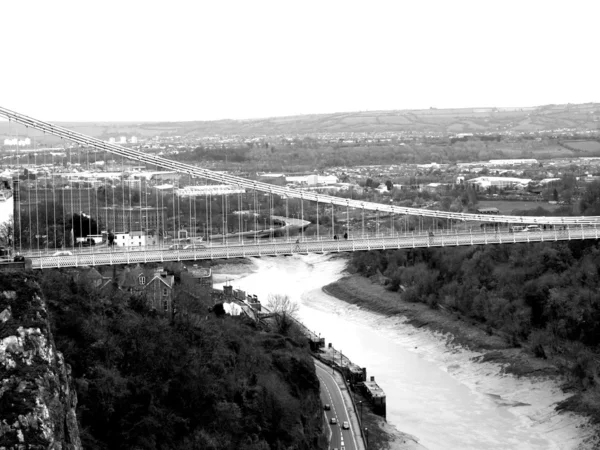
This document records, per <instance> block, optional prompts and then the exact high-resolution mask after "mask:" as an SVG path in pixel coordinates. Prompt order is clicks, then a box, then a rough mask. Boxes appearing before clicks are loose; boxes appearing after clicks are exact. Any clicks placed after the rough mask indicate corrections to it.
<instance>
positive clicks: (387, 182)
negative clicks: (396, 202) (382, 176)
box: [385, 180, 394, 191]
mask: <svg viewBox="0 0 600 450" xmlns="http://www.w3.org/2000/svg"><path fill="white" fill-rule="evenodd" d="M385 186H386V187H387V190H388V191H391V190H392V189H393V188H394V183H392V182H391V180H387V181H386V182H385Z"/></svg>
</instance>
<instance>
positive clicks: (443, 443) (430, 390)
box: [215, 255, 594, 450]
mask: <svg viewBox="0 0 600 450" xmlns="http://www.w3.org/2000/svg"><path fill="white" fill-rule="evenodd" d="M345 264H346V261H345V259H343V258H339V257H332V256H330V255H302V256H301V255H296V256H292V257H277V258H262V259H253V260H252V263H251V265H227V264H225V265H222V266H216V267H215V269H216V270H215V283H216V285H217V287H218V286H219V283H220V285H222V284H223V283H225V282H227V283H229V284H231V285H233V287H234V289H243V290H245V291H246V292H247V293H248V294H256V295H258V297H259V299H261V301H263V303H264V302H266V301H267V298H268V296H269V294H286V295H289V296H290V298H291V299H292V300H294V301H295V302H297V303H298V305H299V319H300V320H301V321H302V322H303V323H304V324H305V325H306V326H307V327H309V328H310V329H312V330H313V331H315V332H316V333H320V334H321V336H324V337H325V339H326V342H328V343H329V342H332V343H333V345H334V346H335V347H336V348H337V349H340V350H341V351H342V352H343V353H344V355H347V356H348V357H349V358H350V359H351V360H352V361H353V362H355V363H357V364H358V365H360V366H361V367H367V374H368V376H375V379H376V381H377V383H378V384H379V385H380V386H381V387H382V388H383V390H384V391H385V392H386V395H387V421H388V423H390V424H391V425H394V426H395V427H396V428H397V429H399V430H401V431H402V432H405V433H409V434H411V435H413V436H414V437H415V438H416V439H417V440H418V441H419V442H420V443H421V444H422V445H423V446H425V447H426V448H428V449H430V450H434V449H483V448H485V449H591V448H594V444H593V443H592V439H591V437H592V435H593V433H594V430H593V428H592V427H590V426H588V425H587V420H586V419H584V418H582V417H579V416H576V415H574V414H571V413H560V414H559V413H558V412H556V411H555V409H554V407H555V406H556V403H557V402H559V401H561V400H563V399H565V398H566V397H567V396H568V394H565V393H563V392H562V391H561V389H560V388H559V385H558V384H557V382H555V381H551V380H548V379H532V378H518V377H515V376H512V375H506V374H503V373H502V372H501V366H500V365H498V364H495V363H479V362H476V361H474V360H473V358H475V357H477V356H480V355H481V354H480V353H476V352H472V351H468V350H465V349H463V348H460V347H456V346H452V345H448V344H447V337H446V336H444V335H442V334H440V333H433V332H431V331H428V330H427V329H426V328H415V327H414V326H412V325H409V324H407V323H405V319H404V318H403V317H400V316H391V317H386V316H383V315H380V314H376V313H373V312H370V311H367V310H364V309H361V308H359V307H357V306H354V305H350V304H348V303H345V302H343V301H341V300H339V299H337V298H335V297H332V296H330V295H328V294H326V293H325V292H323V290H322V288H323V286H326V285H327V284H329V283H331V282H333V281H335V280H337V279H339V278H341V276H342V274H343V272H344V268H345Z"/></svg>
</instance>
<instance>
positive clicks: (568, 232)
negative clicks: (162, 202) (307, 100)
mask: <svg viewBox="0 0 600 450" xmlns="http://www.w3.org/2000/svg"><path fill="white" fill-rule="evenodd" d="M598 236H599V230H598V229H597V228H596V227H581V228H577V229H572V228H571V229H565V230H545V231H535V232H515V233H510V232H507V231H498V232H494V231H491V232H489V231H488V232H481V231H478V232H464V231H463V232H447V233H446V232H445V233H436V234H434V235H428V234H426V233H425V234H415V235H412V234H409V235H398V236H379V237H375V236H366V237H364V238H361V237H351V238H350V239H347V240H346V239H337V240H334V239H321V240H311V239H304V240H302V241H299V242H296V241H288V240H285V239H280V240H278V239H274V240H267V239H264V240H259V241H258V242H252V243H240V242H235V243H229V244H214V243H213V244H210V245H207V246H206V247H196V248H192V249H187V250H169V249H166V248H150V249H144V250H142V249H140V248H137V247H136V248H132V249H127V250H123V251H120V249H113V250H108V248H106V247H103V248H102V250H101V251H96V250H95V249H93V247H92V250H87V251H85V252H84V251H81V252H78V253H74V254H73V255H70V256H51V255H46V254H43V253H36V252H29V253H25V254H24V256H26V257H27V258H30V259H31V261H32V268H34V269H50V268H58V267H80V266H100V265H114V264H136V263H149V262H164V261H191V260H203V259H228V258H247V257H261V256H278V255H294V254H307V253H324V252H332V253H335V252H355V251H364V250H387V249H409V248H427V247H455V246H462V245H480V244H484V245H489V244H512V243H519V242H546V241H567V240H578V239H598Z"/></svg>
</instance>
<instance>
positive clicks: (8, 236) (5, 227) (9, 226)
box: [0, 214, 14, 247]
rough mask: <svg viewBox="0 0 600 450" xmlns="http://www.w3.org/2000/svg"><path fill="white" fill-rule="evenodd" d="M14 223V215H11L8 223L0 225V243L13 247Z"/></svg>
mask: <svg viewBox="0 0 600 450" xmlns="http://www.w3.org/2000/svg"><path fill="white" fill-rule="evenodd" d="M13 223H14V222H13V215H12V214H11V215H10V216H9V217H8V220H7V221H6V222H3V223H1V224H0V242H2V243H3V244H5V245H7V246H9V247H12V243H13V241H12V240H13V232H14V225H13Z"/></svg>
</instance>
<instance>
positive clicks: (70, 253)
mask: <svg viewBox="0 0 600 450" xmlns="http://www.w3.org/2000/svg"><path fill="white" fill-rule="evenodd" d="M52 256H73V253H72V252H69V251H67V250H61V251H58V252H55V253H53V254H52Z"/></svg>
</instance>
